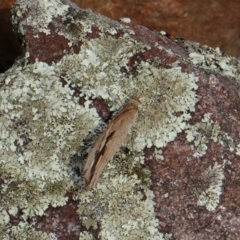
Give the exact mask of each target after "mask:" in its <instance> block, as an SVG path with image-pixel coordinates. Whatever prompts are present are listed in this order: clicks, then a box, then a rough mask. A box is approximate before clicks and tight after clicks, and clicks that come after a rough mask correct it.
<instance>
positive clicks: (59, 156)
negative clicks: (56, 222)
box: [0, 62, 99, 220]
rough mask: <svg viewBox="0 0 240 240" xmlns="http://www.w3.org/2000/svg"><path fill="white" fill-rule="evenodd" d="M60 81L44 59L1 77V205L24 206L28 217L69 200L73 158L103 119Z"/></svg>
mask: <svg viewBox="0 0 240 240" xmlns="http://www.w3.org/2000/svg"><path fill="white" fill-rule="evenodd" d="M58 79H59V77H57V75H56V72H55V70H54V67H50V66H48V65H47V64H45V63H42V62H36V63H35V64H32V65H26V66H25V67H20V66H18V65H17V64H15V66H14V67H12V69H10V70H9V71H8V72H6V73H5V74H2V75H1V76H0V83H1V84H3V86H2V87H1V89H0V102H1V104H0V121H1V123H2V124H1V126H0V155H1V158H0V174H1V178H2V179H5V181H4V183H3V184H2V186H1V199H0V206H4V207H5V209H8V210H9V214H10V215H14V214H16V212H17V211H18V210H16V209H21V210H22V212H23V215H22V217H23V219H25V220H26V219H27V218H29V217H32V216H34V215H43V213H44V211H45V210H46V209H47V208H48V206H49V205H52V206H54V207H56V206H62V205H64V204H65V203H66V201H67V200H68V198H67V197H65V194H66V193H67V192H68V191H69V190H70V188H71V187H72V186H73V179H72V177H71V176H72V175H73V172H72V169H71V166H70V156H71V155H73V154H75V152H76V150H77V148H78V147H79V144H80V143H81V141H82V140H83V139H84V138H85V137H86V135H87V134H88V133H89V131H90V130H91V129H92V127H93V128H94V126H97V125H98V122H99V118H98V116H97V113H96V110H95V109H89V107H88V106H87V107H85V106H79V104H78V98H77V97H76V98H75V97H73V96H72V91H71V89H70V88H69V87H63V86H62V83H60V82H59V81H58ZM3 213H4V212H3Z"/></svg>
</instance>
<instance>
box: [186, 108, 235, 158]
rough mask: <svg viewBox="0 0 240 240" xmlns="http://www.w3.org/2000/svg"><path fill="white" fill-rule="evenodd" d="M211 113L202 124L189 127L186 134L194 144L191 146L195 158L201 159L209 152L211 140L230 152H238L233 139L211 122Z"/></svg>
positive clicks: (204, 118)
mask: <svg viewBox="0 0 240 240" xmlns="http://www.w3.org/2000/svg"><path fill="white" fill-rule="evenodd" d="M211 115H212V114H211V113H205V114H204V117H203V119H202V120H201V122H198V123H196V124H194V125H189V124H188V125H187V127H186V129H185V132H186V133H187V140H188V141H189V142H193V145H191V147H192V149H193V150H194V156H195V157H201V156H203V155H205V153H206V152H207V149H208V146H207V144H208V143H209V141H210V140H212V141H214V142H217V143H219V144H221V145H222V146H224V147H226V148H227V149H228V150H230V151H234V150H236V151H237V146H235V144H234V141H233V139H232V138H231V137H230V136H229V135H228V134H227V133H225V132H223V131H222V130H221V127H220V126H219V124H217V123H214V121H213V120H211Z"/></svg>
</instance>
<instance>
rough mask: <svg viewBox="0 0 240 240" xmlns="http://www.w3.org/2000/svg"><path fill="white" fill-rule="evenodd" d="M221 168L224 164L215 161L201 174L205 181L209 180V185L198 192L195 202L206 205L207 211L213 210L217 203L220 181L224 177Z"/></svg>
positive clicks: (219, 193) (220, 187) (220, 191)
mask: <svg viewBox="0 0 240 240" xmlns="http://www.w3.org/2000/svg"><path fill="white" fill-rule="evenodd" d="M223 168H224V164H223V165H222V164H218V163H217V162H215V164H214V165H213V166H210V167H209V168H208V169H207V170H206V171H205V172H204V174H203V176H202V178H203V179H204V180H205V181H206V180H207V181H209V186H208V188H207V189H205V190H204V191H202V192H201V193H200V194H199V196H198V201H197V204H198V205H199V206H206V208H207V209H208V210H209V211H213V210H215V209H216V207H217V205H218V203H219V197H220V195H221V193H222V182H223V179H224V178H225V177H224V173H223Z"/></svg>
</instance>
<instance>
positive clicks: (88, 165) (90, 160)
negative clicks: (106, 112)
mask: <svg viewBox="0 0 240 240" xmlns="http://www.w3.org/2000/svg"><path fill="white" fill-rule="evenodd" d="M111 126H112V124H111V123H110V124H109V126H107V128H106V129H105V130H104V131H103V133H102V134H101V136H100V137H99V139H98V140H97V142H96V143H95V144H94V146H93V148H92V149H91V151H90V152H89V153H88V157H87V159H86V160H85V163H84V167H83V174H84V178H85V180H86V182H89V181H90V178H91V175H92V168H93V165H94V163H95V161H94V160H95V158H96V153H97V152H101V151H102V148H103V147H104V145H105V143H106V139H107V136H108V135H109V130H111Z"/></svg>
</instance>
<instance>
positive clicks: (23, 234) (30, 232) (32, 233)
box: [1, 222, 57, 240]
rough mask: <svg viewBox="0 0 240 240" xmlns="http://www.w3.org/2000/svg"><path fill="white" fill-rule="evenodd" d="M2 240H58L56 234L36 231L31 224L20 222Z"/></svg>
mask: <svg viewBox="0 0 240 240" xmlns="http://www.w3.org/2000/svg"><path fill="white" fill-rule="evenodd" d="M1 239H2V240H11V239H18V240H26V239H41V240H50V239H53V240H54V239H57V237H56V235H55V234H54V233H48V234H47V233H44V232H41V231H36V230H35V229H34V228H33V227H32V226H31V225H30V224H29V223H27V222H20V223H19V224H18V226H13V227H12V228H11V231H9V232H8V233H7V234H5V235H2V236H1Z"/></svg>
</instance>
